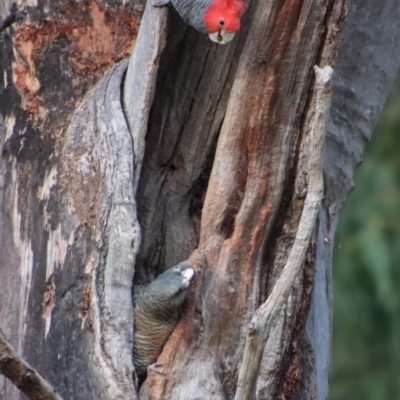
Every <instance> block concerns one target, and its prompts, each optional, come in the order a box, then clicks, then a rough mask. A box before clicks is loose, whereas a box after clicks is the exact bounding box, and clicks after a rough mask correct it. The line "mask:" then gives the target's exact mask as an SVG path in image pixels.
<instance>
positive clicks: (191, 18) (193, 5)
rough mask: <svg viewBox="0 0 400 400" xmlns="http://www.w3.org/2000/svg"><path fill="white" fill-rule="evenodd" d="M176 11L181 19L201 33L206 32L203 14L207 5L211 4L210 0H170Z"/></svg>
mask: <svg viewBox="0 0 400 400" xmlns="http://www.w3.org/2000/svg"><path fill="white" fill-rule="evenodd" d="M171 2H172V4H173V6H174V7H175V9H176V11H178V13H179V15H180V16H181V17H182V19H183V20H184V21H185V22H186V23H187V24H188V25H191V26H193V28H195V29H196V30H198V31H199V32H202V33H208V30H207V28H206V25H205V23H204V15H205V12H206V10H207V8H208V7H210V6H211V5H212V3H213V2H212V0H196V1H193V0H171Z"/></svg>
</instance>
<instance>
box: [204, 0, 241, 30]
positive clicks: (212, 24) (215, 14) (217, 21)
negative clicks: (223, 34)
mask: <svg viewBox="0 0 400 400" xmlns="http://www.w3.org/2000/svg"><path fill="white" fill-rule="evenodd" d="M245 8H246V4H245V3H244V2H243V1H242V0H214V1H213V3H212V4H211V6H210V7H208V8H207V10H206V13H205V16H204V23H205V24H206V27H207V29H208V31H209V32H219V31H227V32H238V31H239V29H240V17H241V15H242V14H243V12H244V10H245Z"/></svg>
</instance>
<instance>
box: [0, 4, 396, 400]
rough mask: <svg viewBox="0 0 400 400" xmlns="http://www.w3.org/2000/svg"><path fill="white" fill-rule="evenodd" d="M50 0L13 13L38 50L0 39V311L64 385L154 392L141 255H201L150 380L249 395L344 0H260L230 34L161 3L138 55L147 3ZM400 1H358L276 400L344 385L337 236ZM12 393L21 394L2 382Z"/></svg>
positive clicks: (165, 262)
mask: <svg viewBox="0 0 400 400" xmlns="http://www.w3.org/2000/svg"><path fill="white" fill-rule="evenodd" d="M39 3H40V4H36V3H35V4H33V3H32V4H29V5H28V6H27V9H26V10H27V13H28V16H27V17H26V19H24V20H23V21H21V22H18V23H17V24H14V25H13V26H11V27H10V28H8V31H9V33H10V36H11V38H12V39H13V40H14V44H15V46H17V47H18V49H19V52H20V53H21V54H22V56H23V57H21V54H19V53H18V52H17V51H16V50H15V48H13V46H12V44H11V43H10V41H9V40H8V41H7V40H6V41H5V43H4V44H2V45H0V46H3V47H1V52H2V53H1V54H2V57H1V58H0V67H1V70H2V71H4V72H3V80H2V81H1V82H0V111H1V114H0V145H1V147H2V155H1V160H0V190H1V191H0V195H1V197H0V199H1V200H0V241H1V243H2V246H1V247H0V260H1V261H0V274H1V282H0V288H1V290H0V320H1V321H2V322H1V325H2V328H3V330H4V331H5V332H6V334H7V336H9V337H10V340H11V342H12V343H13V345H14V347H16V348H17V351H18V353H20V354H21V355H22V356H23V357H24V358H26V359H27V360H28V361H29V362H30V363H31V364H32V365H34V366H35V368H37V370H38V371H39V372H40V373H41V374H42V375H43V376H44V377H45V378H46V379H48V380H49V382H51V383H52V384H53V385H54V387H55V388H56V389H57V391H58V392H59V393H60V394H61V395H62V396H63V398H74V399H91V398H93V399H118V398H121V399H122V398H138V395H137V393H136V388H135V385H134V379H133V376H132V374H133V365H132V362H131V349H132V338H133V320H132V318H133V316H132V303H131V288H132V277H133V275H134V270H135V275H134V281H135V282H136V283H144V282H147V281H149V280H151V279H152V278H153V277H154V276H155V275H157V274H159V273H160V272H162V271H163V270H165V269H167V268H168V267H170V266H172V265H174V264H176V263H178V262H180V261H182V260H185V259H188V258H190V260H191V262H192V263H194V264H195V265H196V266H197V277H196V282H195V286H194V288H193V291H192V294H191V297H190V299H189V301H188V304H187V306H186V307H185V309H184V310H183V318H182V320H181V322H180V323H179V324H178V326H177V328H176V329H175V331H174V332H173V334H172V335H171V337H170V340H169V341H168V343H167V345H166V346H165V348H164V350H163V353H162V354H161V356H160V358H159V360H158V361H159V362H161V363H162V364H163V373H164V374H165V375H160V374H154V373H150V374H149V377H148V379H147V381H146V382H145V384H144V385H143V387H142V389H141V398H151V399H161V398H170V399H177V398H184V399H185V400H190V399H199V398H213V399H214V398H215V399H218V398H233V397H234V396H235V393H236V389H237V380H238V375H239V369H240V364H241V362H242V357H243V350H244V347H245V338H246V329H247V326H248V323H249V322H250V321H251V318H252V316H253V315H254V313H255V311H256V309H257V308H258V307H259V306H260V305H261V304H263V303H264V302H265V301H266V300H267V301H268V299H270V300H271V299H272V298H273V297H271V296H272V294H273V293H274V288H276V287H277V286H276V285H278V282H279V279H280V277H281V276H282V271H283V270H284V267H285V265H286V263H287V259H288V256H289V253H290V249H291V248H292V246H293V243H294V242H295V237H296V234H297V231H298V227H299V221H300V218H301V215H302V212H303V208H304V201H305V196H306V193H307V176H306V173H307V165H308V157H309V154H310V151H309V144H308V143H309V142H308V141H307V134H306V131H307V123H308V117H307V113H308V112H309V111H310V110H311V109H312V96H313V92H312V88H313V69H312V68H313V66H314V65H315V64H319V65H322V66H324V65H326V64H329V65H333V64H334V60H335V57H336V52H337V47H338V45H339V38H340V33H341V27H342V25H343V23H344V17H345V15H346V13H347V2H346V1H333V0H327V1H322V0H279V1H275V2H263V1H254V2H252V3H251V4H250V6H249V9H248V11H247V12H246V14H245V16H244V21H243V28H242V31H241V33H240V35H238V37H237V38H236V39H235V40H234V41H232V42H231V43H230V44H228V45H226V46H218V45H215V44H212V43H211V42H210V41H209V40H208V38H207V37H206V36H203V35H201V34H199V33H197V32H195V31H194V30H192V29H191V28H188V27H187V26H185V25H184V24H183V22H182V21H181V20H180V19H179V16H177V14H176V13H175V12H174V10H172V9H169V11H168V21H166V19H165V18H166V17H165V16H166V13H167V9H157V10H155V9H153V8H152V7H151V6H150V3H149V4H148V7H147V10H146V13H147V14H145V16H144V17H143V20H142V28H141V35H142V38H141V39H139V38H138V39H137V46H135V50H134V53H133V56H132V57H131V59H130V61H129V67H128V61H123V62H121V63H117V62H118V61H119V60H120V59H121V58H123V57H124V56H126V55H127V52H128V50H129V49H130V47H131V44H132V43H133V42H134V41H135V38H136V30H137V28H138V26H139V22H140V18H141V11H142V10H143V2H140V1H136V0H135V1H130V2H127V3H126V4H125V5H123V4H121V3H118V2H116V1H114V0H107V1H106V0H98V1H88V2H74V1H69V2H67V3H65V4H64V2H63V3H62V7H61V6H60V5H61V3H59V2H58V1H52V2H45V1H44V2H39ZM395 3H396V2H395V1H394V0H393V1H391V0H385V1H383V2H379V4H377V3H376V2H374V1H373V0H364V1H361V0H353V2H352V8H351V10H350V14H349V19H348V22H347V24H346V25H345V27H346V28H345V32H344V40H343V42H342V45H341V50H340V52H339V58H338V62H337V64H336V65H335V71H336V72H335V75H334V78H333V93H332V108H331V112H330V119H329V123H328V132H327V141H326V146H325V150H324V161H323V167H324V180H325V192H324V199H323V202H322V207H321V210H320V213H319V216H318V219H317V223H316V227H315V232H314V237H313V239H312V242H311V245H310V247H309V249H308V252H307V256H306V260H305V264H304V265H303V267H302V268H301V269H300V272H299V273H298V274H297V276H296V278H295V280H294V282H293V285H292V286H291V290H290V295H289V297H288V299H287V301H286V302H285V304H284V305H283V307H282V308H281V309H280V312H279V313H278V315H277V316H276V318H275V320H274V323H273V324H272V325H269V329H271V330H270V335H269V339H268V341H267V344H266V346H265V351H264V353H263V355H262V358H261V365H260V371H259V373H258V379H257V385H256V387H255V390H256V395H255V396H256V398H258V399H260V400H261V399H266V398H296V399H297V398H298V399H326V398H327V397H328V374H329V362H330V335H331V329H330V321H331V303H330V302H331V298H330V296H331V295H330V292H331V282H330V265H331V252H332V245H333V235H334V232H335V229H336V225H337V219H338V215H339V212H340V210H341V209H342V207H343V205H344V203H345V201H346V199H347V197H348V195H349V192H350V190H351V187H352V173H353V170H354V168H355V166H356V165H357V163H358V162H359V161H360V158H361V155H362V151H363V147H364V145H365V142H366V140H367V138H368V137H369V135H370V132H371V130H372V127H373V125H374V123H375V122H376V119H377V117H378V115H379V112H380V110H381V108H382V105H383V102H384V99H385V98H386V95H387V93H388V91H389V88H390V85H391V83H392V82H393V80H394V76H395V73H396V71H397V68H398V66H399V64H400V59H399V58H400V51H399V50H400V49H398V47H399V43H400V38H399V36H400V27H399V26H396V24H397V25H398V24H399V21H400V18H399V15H398V14H399V10H398V7H397V5H396V4H395ZM24 4H26V3H24ZM9 6H10V4H9V2H7V1H3V2H1V3H0V16H1V18H4V17H5V16H7V15H8V9H9ZM372 15H373V20H370V18H372V17H371V16H372ZM390 21H392V23H389V22H390ZM156 27H157V28H156ZM155 32H157V33H158V34H159V35H155V34H154V33H155ZM139 36H140V35H139ZM388 37H390V40H388ZM395 39H398V40H395ZM354 55H357V57H355V56H354ZM24 58H25V59H26V61H24ZM382 60H386V61H385V62H382ZM126 68H128V72H126ZM107 70H109V71H108V73H107V74H106V75H105V76H104V77H103V75H104V73H105V72H106V71H107ZM100 79H101V80H100ZM99 80H100V81H99ZM375 82H376V83H375ZM91 88H93V89H91ZM121 88H123V91H122V90H121ZM84 95H86V97H85V99H83V97H84ZM121 99H123V106H122V105H121ZM142 157H143V159H142ZM281 300H285V299H281ZM3 324H4V325H3ZM0 398H2V399H3V398H4V399H9V398H18V394H17V392H16V391H15V389H14V388H13V387H12V386H10V384H8V383H7V382H6V381H2V380H1V379H0Z"/></svg>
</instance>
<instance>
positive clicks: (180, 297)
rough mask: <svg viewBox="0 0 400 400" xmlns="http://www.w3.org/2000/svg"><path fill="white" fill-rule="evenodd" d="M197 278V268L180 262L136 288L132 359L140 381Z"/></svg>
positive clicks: (155, 357) (163, 342) (168, 332)
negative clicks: (195, 273)
mask: <svg viewBox="0 0 400 400" xmlns="http://www.w3.org/2000/svg"><path fill="white" fill-rule="evenodd" d="M193 278H194V269H193V267H192V266H191V265H190V264H188V263H181V264H178V265H177V266H175V267H173V268H170V269H169V270H167V271H165V272H164V273H163V274H161V275H160V276H158V277H157V278H156V279H155V280H154V281H153V282H151V283H150V284H149V285H145V286H136V287H135V288H134V298H133V300H134V305H135V311H134V317H135V337H134V347H133V362H134V365H135V370H136V373H137V375H138V376H139V379H140V380H143V377H144V376H145V375H146V373H147V368H148V367H149V365H151V364H153V363H155V362H156V361H157V358H158V356H159V355H160V353H161V350H162V348H163V346H164V344H165V342H166V341H167V339H168V337H169V335H170V334H171V332H172V331H173V330H174V328H175V325H176V323H177V322H178V319H179V316H180V307H181V305H182V303H183V301H184V300H185V298H186V295H187V293H188V291H189V289H190V285H191V283H192V280H193Z"/></svg>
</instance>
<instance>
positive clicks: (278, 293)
mask: <svg viewBox="0 0 400 400" xmlns="http://www.w3.org/2000/svg"><path fill="white" fill-rule="evenodd" d="M314 69H315V74H316V82H315V102H314V108H313V110H312V116H311V121H310V124H309V129H308V130H309V132H310V136H311V138H310V141H311V147H312V149H313V150H312V151H311V158H310V162H309V171H308V192H307V196H306V199H305V203H304V209H303V213H302V216H301V219H300V223H299V228H298V231H297V235H296V239H295V241H294V243H293V247H292V249H291V251H290V254H289V258H288V260H287V263H286V265H285V268H284V270H283V272H282V275H281V277H280V278H279V280H278V282H277V283H276V285H275V287H274V288H273V290H272V292H271V295H270V296H269V297H268V299H267V301H266V302H265V303H264V304H262V305H261V306H260V307H259V308H258V310H257V311H256V313H255V315H254V317H253V319H252V321H251V323H250V324H249V326H248V332H247V338H246V344H245V349H244V354H243V361H242V364H241V366H240V371H239V378H238V386H237V391H236V396H235V400H242V399H250V398H253V397H254V392H255V387H256V379H257V376H258V371H259V368H260V364H261V359H262V355H263V352H264V348H265V344H266V342H267V340H268V336H269V332H270V330H271V328H272V326H273V322H274V320H275V318H276V317H277V315H278V314H279V312H280V311H281V309H282V307H283V306H284V305H285V304H286V302H287V300H288V297H289V294H290V289H291V288H292V285H293V282H294V280H295V279H296V277H297V275H298V273H299V271H300V269H301V267H302V265H303V263H304V259H305V255H306V251H307V248H308V246H309V244H310V240H311V236H312V233H313V231H314V226H315V221H316V218H317V215H318V210H319V207H320V206H321V200H322V195H323V188H324V184H323V177H322V150H323V144H324V138H325V131H326V121H327V118H328V112H329V107H330V98H331V90H330V82H331V76H332V72H333V70H332V68H331V67H330V66H326V67H325V68H323V69H321V68H319V67H318V66H315V67H314Z"/></svg>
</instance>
